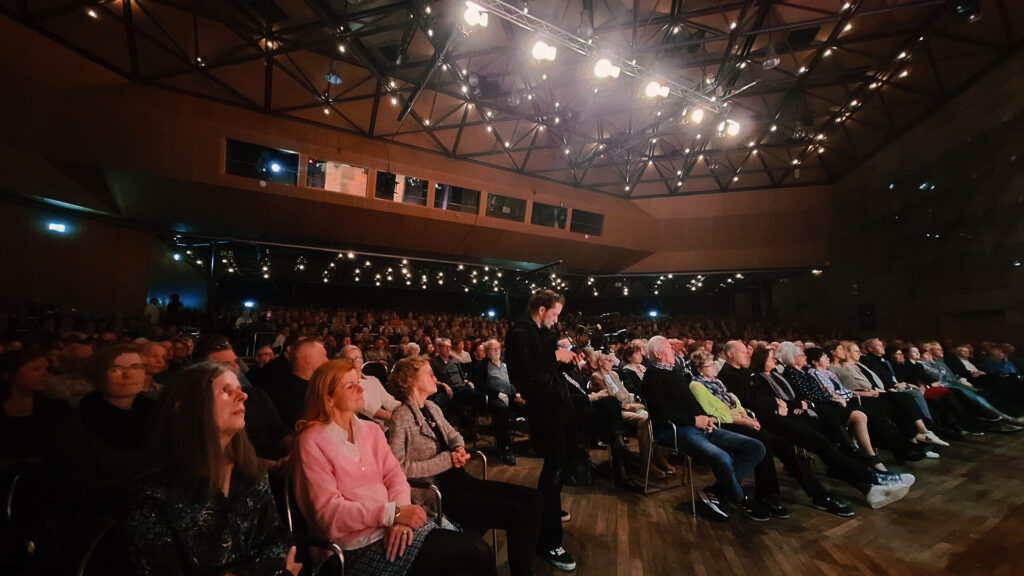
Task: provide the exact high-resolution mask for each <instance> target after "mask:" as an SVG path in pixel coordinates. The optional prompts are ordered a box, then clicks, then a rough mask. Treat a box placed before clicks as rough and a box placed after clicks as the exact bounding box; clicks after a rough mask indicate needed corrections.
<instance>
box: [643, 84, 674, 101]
mask: <svg viewBox="0 0 1024 576" xmlns="http://www.w3.org/2000/svg"><path fill="white" fill-rule="evenodd" d="M668 94H669V87H668V86H662V85H661V83H659V82H658V81H657V80H651V81H650V82H648V83H647V86H646V87H645V88H644V96H647V97H648V98H654V97H656V96H661V97H662V98H667V97H668Z"/></svg>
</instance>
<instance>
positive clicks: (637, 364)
mask: <svg viewBox="0 0 1024 576" xmlns="http://www.w3.org/2000/svg"><path fill="white" fill-rule="evenodd" d="M621 350H622V363H621V365H620V366H619V374H620V375H621V377H622V385H623V386H625V387H626V390H627V391H628V392H629V393H630V394H640V393H641V392H640V391H641V390H643V382H644V374H646V372H647V366H646V365H645V364H644V355H643V352H642V351H641V349H640V346H638V345H636V344H633V343H632V342H630V343H629V344H626V345H625V346H623V347H622V348H621Z"/></svg>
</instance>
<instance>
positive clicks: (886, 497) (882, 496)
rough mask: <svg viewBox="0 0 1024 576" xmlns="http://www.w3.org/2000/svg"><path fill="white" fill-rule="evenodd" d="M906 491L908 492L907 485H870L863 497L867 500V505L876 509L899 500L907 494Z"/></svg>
mask: <svg viewBox="0 0 1024 576" xmlns="http://www.w3.org/2000/svg"><path fill="white" fill-rule="evenodd" d="M907 492H910V488H909V487H907V486H899V485H896V486H893V485H882V486H872V487H871V489H870V490H868V493H867V494H865V495H864V498H865V499H866V500H867V501H868V506H870V507H872V508H874V509H878V508H882V507H883V506H888V505H889V504H892V503H893V502H896V501H897V500H900V499H901V498H903V497H904V496H906V495H907Z"/></svg>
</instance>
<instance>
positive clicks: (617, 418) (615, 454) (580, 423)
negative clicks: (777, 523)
mask: <svg viewBox="0 0 1024 576" xmlns="http://www.w3.org/2000/svg"><path fill="white" fill-rule="evenodd" d="M569 344H570V343H569V340H568V339H567V338H563V339H562V340H559V341H558V348H559V349H561V350H568V349H569ZM582 355H583V353H580V354H576V356H575V357H576V360H575V361H574V362H572V363H570V364H569V365H568V366H566V368H565V370H563V371H561V372H560V373H558V374H557V375H556V377H558V378H561V379H562V380H564V381H565V382H566V384H567V389H568V392H569V401H570V402H571V403H572V406H573V409H574V413H575V416H576V418H575V420H576V426H577V429H578V432H579V433H580V434H583V435H586V436H594V437H596V438H597V439H598V440H599V441H602V442H607V443H608V444H610V445H611V464H612V469H613V472H614V474H615V478H614V479H615V485H616V486H618V487H619V488H622V489H623V490H637V489H638V488H639V487H638V486H636V485H635V484H634V483H633V481H632V480H631V479H630V477H629V473H628V472H627V471H626V462H627V460H628V459H629V458H630V456H632V455H631V453H630V452H629V449H628V448H627V445H626V440H625V437H624V433H625V427H624V426H623V424H622V407H621V405H620V404H619V401H618V399H617V398H615V397H614V396H610V395H609V394H608V392H607V391H604V390H602V391H600V392H588V391H587V386H588V385H589V380H587V379H585V378H583V375H582V374H580V370H579V368H578V365H579V361H580V360H581V357H582Z"/></svg>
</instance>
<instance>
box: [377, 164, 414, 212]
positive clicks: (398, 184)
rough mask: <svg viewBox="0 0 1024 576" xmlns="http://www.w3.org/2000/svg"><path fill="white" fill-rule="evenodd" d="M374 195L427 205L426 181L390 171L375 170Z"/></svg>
mask: <svg viewBox="0 0 1024 576" xmlns="http://www.w3.org/2000/svg"><path fill="white" fill-rule="evenodd" d="M374 197H375V198H380V199H381V200H391V201H393V202H404V203H406V204H419V205H420V206H426V205H427V181H426V180H423V179H420V178H413V177H411V176H401V175H398V174H392V173H391V172H377V185H376V187H375V188H374Z"/></svg>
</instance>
